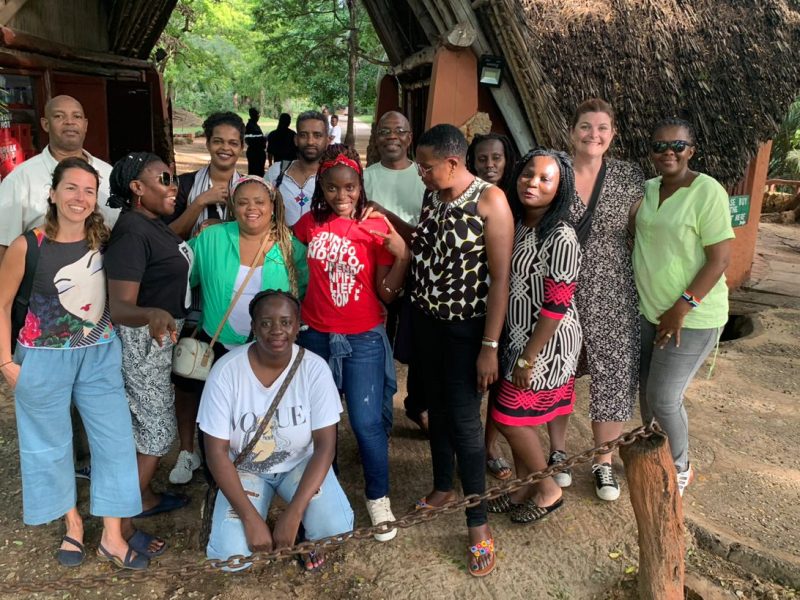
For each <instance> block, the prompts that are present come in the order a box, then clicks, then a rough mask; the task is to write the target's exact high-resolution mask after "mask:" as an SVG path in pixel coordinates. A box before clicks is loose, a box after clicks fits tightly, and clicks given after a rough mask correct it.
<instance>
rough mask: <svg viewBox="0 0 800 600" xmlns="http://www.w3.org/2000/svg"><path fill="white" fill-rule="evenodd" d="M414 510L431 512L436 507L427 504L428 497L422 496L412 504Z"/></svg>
mask: <svg viewBox="0 0 800 600" xmlns="http://www.w3.org/2000/svg"><path fill="white" fill-rule="evenodd" d="M414 508H415V509H416V510H433V509H434V508H436V507H435V506H434V505H433V504H428V497H427V496H423V497H422V498H420V499H419V500H417V501H416V502H415V503H414Z"/></svg>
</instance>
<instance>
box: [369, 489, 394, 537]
mask: <svg viewBox="0 0 800 600" xmlns="http://www.w3.org/2000/svg"><path fill="white" fill-rule="evenodd" d="M367 512H368V513H369V518H370V521H372V524H373V525H377V524H378V523H383V522H384V521H394V515H393V514H392V505H391V502H390V501H389V496H384V497H383V498H378V499H377V500H367ZM396 535H397V529H390V530H389V531H387V532H386V533H376V534H375V539H376V540H378V541H379V542H388V541H389V540H392V539H394V536H396Z"/></svg>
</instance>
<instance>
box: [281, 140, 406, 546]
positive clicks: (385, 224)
mask: <svg viewBox="0 0 800 600" xmlns="http://www.w3.org/2000/svg"><path fill="white" fill-rule="evenodd" d="M366 207H367V197H366V194H365V192H364V179H363V175H362V170H361V162H360V159H359V156H358V153H357V152H356V151H355V150H351V149H350V148H348V147H347V146H345V145H343V144H331V145H330V146H328V148H327V149H326V150H325V151H324V152H323V153H322V155H321V157H320V165H319V171H318V175H317V182H316V188H315V189H314V195H313V197H312V199H311V212H309V213H306V214H305V215H303V216H302V217H300V220H299V221H298V222H297V223H296V224H295V225H294V233H295V235H296V236H297V238H298V239H299V240H300V241H301V242H303V243H305V244H307V245H308V255H307V260H308V291H307V293H306V297H305V299H304V300H303V322H304V323H306V324H307V325H308V329H307V330H306V331H303V332H302V333H301V334H300V337H299V340H298V343H299V344H300V345H301V346H303V347H304V348H307V349H308V350H311V351H312V352H314V353H316V354H319V355H320V356H321V357H322V358H324V359H326V360H327V361H328V362H329V364H330V365H331V370H332V371H333V374H334V379H335V380H336V383H337V385H338V386H339V389H340V390H342V391H343V392H344V396H345V399H346V401H347V413H348V415H349V417H350V425H351V427H352V428H353V433H354V434H355V437H356V441H357V442H358V449H359V453H360V455H361V464H362V466H363V468H364V484H365V485H364V494H365V496H366V501H367V511H368V512H369V516H370V519H371V521H372V523H373V525H375V524H378V523H381V522H383V521H393V520H394V515H393V514H392V509H391V503H390V501H389V433H390V432H391V429H392V396H394V393H395V392H396V391H397V381H396V375H395V371H394V360H393V358H392V351H391V347H390V345H389V340H388V338H387V336H386V329H385V328H384V325H383V317H384V309H383V306H382V304H381V303H384V304H389V303H391V302H392V301H393V300H394V299H395V298H396V297H397V295H398V294H399V293H400V291H401V290H402V289H403V283H404V281H405V276H406V271H407V270H408V264H409V261H410V254H409V250H408V246H407V245H406V243H405V242H404V241H403V238H402V237H401V236H400V235H399V234H398V233H397V230H396V229H395V228H394V227H393V226H392V225H391V223H390V222H389V220H388V219H386V218H385V217H384V218H383V219H368V220H367V221H363V222H362V221H361V218H362V217H363V216H364V211H365V209H366ZM395 535H397V530H396V529H392V530H389V531H386V532H384V533H378V534H376V535H375V539H377V540H378V541H380V542H386V541H389V540H391V539H393V538H394V537H395Z"/></svg>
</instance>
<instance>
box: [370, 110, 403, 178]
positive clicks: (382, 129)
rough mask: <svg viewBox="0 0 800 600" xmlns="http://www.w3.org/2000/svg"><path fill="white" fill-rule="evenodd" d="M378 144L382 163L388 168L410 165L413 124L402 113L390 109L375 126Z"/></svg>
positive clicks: (400, 167) (401, 167)
mask: <svg viewBox="0 0 800 600" xmlns="http://www.w3.org/2000/svg"><path fill="white" fill-rule="evenodd" d="M375 132H376V134H377V139H376V145H377V147H378V153H379V154H380V155H381V164H382V165H383V166H384V167H386V168H388V169H404V168H406V167H408V165H409V160H408V148H409V147H410V146H411V125H410V124H409V122H408V119H407V118H406V117H405V115H403V114H402V113H399V112H397V111H396V110H390V111H389V112H387V113H384V114H383V116H382V117H381V118H380V119H378V126H377V127H376V128H375Z"/></svg>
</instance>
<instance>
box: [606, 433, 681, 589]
mask: <svg viewBox="0 0 800 600" xmlns="http://www.w3.org/2000/svg"><path fill="white" fill-rule="evenodd" d="M620 456H621V457H622V460H623V461H624V463H625V477H626V479H627V480H628V488H629V489H630V498H631V504H632V505H633V512H634V514H635V515H636V525H637V527H638V529H639V577H638V579H639V598H642V599H643V600H683V597H684V592H683V580H684V564H683V558H684V553H685V548H684V527H683V504H682V500H681V497H680V495H679V494H678V482H677V479H676V476H675V466H674V465H673V463H672V455H671V454H670V449H669V444H668V443H667V436H666V435H664V434H663V433H658V434H655V435H653V436H651V437H649V438H646V439H640V440H637V441H635V442H634V443H633V444H631V445H629V446H622V447H621V448H620Z"/></svg>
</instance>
